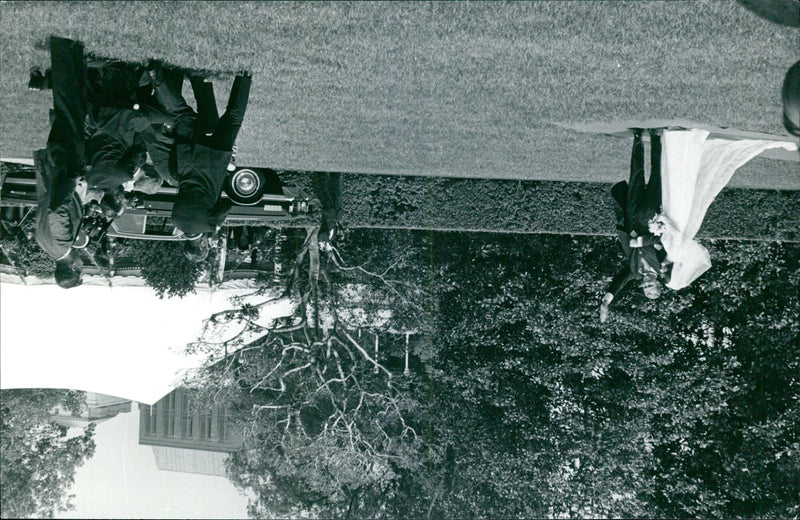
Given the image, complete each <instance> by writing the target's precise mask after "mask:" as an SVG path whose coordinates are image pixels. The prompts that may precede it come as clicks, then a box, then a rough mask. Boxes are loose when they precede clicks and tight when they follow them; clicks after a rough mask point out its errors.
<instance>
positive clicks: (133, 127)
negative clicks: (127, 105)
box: [86, 108, 155, 190]
mask: <svg viewBox="0 0 800 520" xmlns="http://www.w3.org/2000/svg"><path fill="white" fill-rule="evenodd" d="M87 121H88V124H87V134H88V135H89V137H88V140H87V142H86V155H87V157H88V159H89V160H88V162H89V165H90V166H91V169H90V170H89V171H88V172H87V173H86V181H87V182H88V183H89V186H91V187H93V188H101V189H104V190H112V189H114V188H117V187H119V186H121V185H122V184H123V183H125V182H127V181H130V180H132V179H133V174H134V173H135V172H136V169H137V168H138V167H140V166H142V165H143V164H144V161H145V152H146V150H147V146H148V144H149V143H152V142H153V141H154V140H155V133H154V131H153V127H152V126H151V124H150V122H149V121H148V120H147V119H146V118H145V117H144V116H142V115H141V114H140V113H139V112H138V111H136V110H131V109H117V108H95V109H93V110H92V111H91V114H90V117H89V118H87Z"/></svg>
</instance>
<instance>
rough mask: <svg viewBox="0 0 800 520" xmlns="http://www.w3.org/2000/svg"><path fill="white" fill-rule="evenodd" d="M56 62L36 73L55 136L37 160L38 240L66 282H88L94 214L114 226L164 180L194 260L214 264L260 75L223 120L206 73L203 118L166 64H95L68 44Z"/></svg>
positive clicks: (239, 81) (240, 87)
mask: <svg viewBox="0 0 800 520" xmlns="http://www.w3.org/2000/svg"><path fill="white" fill-rule="evenodd" d="M50 56H51V67H50V69H47V70H46V71H45V72H42V71H41V70H40V69H36V68H35V69H33V70H32V73H31V80H30V83H29V87H31V88H34V89H52V91H53V110H51V113H50V119H51V129H50V134H49V136H48V139H47V144H46V147H45V148H44V149H42V150H37V151H36V152H34V167H35V170H36V178H37V195H38V199H39V206H38V210H37V227H36V241H37V242H38V243H39V245H40V247H41V248H42V249H43V250H44V251H45V252H46V253H47V254H48V255H50V256H51V257H52V258H53V259H54V260H56V269H55V279H56V283H58V285H60V286H61V287H64V288H69V287H75V286H77V285H79V284H80V283H81V261H80V255H79V254H78V250H79V249H81V248H83V247H85V246H86V245H87V243H88V236H87V233H86V230H85V229H83V222H84V215H85V213H86V211H88V210H89V209H90V208H94V209H98V208H99V210H100V211H102V212H104V213H105V214H106V215H108V216H109V217H112V218H113V217H114V216H118V215H120V214H121V213H122V211H124V208H125V200H126V199H125V192H126V191H132V190H136V191H142V192H145V193H154V192H155V191H157V190H158V189H159V188H160V186H161V185H162V183H164V182H166V183H168V184H170V185H172V186H175V187H177V188H178V194H177V197H176V199H175V203H174V205H173V210H172V221H173V223H174V225H175V226H176V227H177V228H178V229H180V230H181V231H182V232H183V233H184V235H185V236H186V241H185V246H184V253H185V255H186V257H187V258H188V259H190V260H191V261H194V262H199V261H202V260H203V259H205V258H206V256H207V255H208V247H209V246H208V235H209V234H210V233H213V232H214V231H215V230H216V229H217V226H219V225H220V224H222V222H223V221H224V220H225V217H226V215H227V214H228V212H229V211H230V207H231V203H230V201H229V200H228V199H222V198H220V195H221V193H222V187H223V183H224V179H225V176H226V175H227V170H228V166H229V164H230V163H231V160H232V156H233V150H234V148H235V142H236V137H237V135H238V133H239V129H240V128H241V126H242V122H243V120H244V114H245V110H246V109H247V102H248V99H249V95H250V84H251V81H252V80H251V75H250V74H249V73H247V72H243V73H240V74H237V75H236V77H235V78H234V82H233V88H232V89H231V93H230V97H229V100H228V104H227V107H226V110H225V112H224V113H223V115H222V116H221V117H220V116H219V114H218V111H217V106H216V100H215V98H214V91H213V85H212V84H211V83H210V82H208V81H207V80H206V79H205V78H204V77H203V76H201V75H196V74H193V75H189V80H190V83H191V86H192V90H193V92H194V96H195V98H196V102H197V110H195V109H193V108H191V107H190V106H189V105H188V104H187V103H186V100H185V99H184V98H183V95H182V88H183V81H184V74H183V73H182V72H181V71H177V70H172V69H166V68H164V67H162V66H161V64H160V63H157V62H155V63H151V64H150V65H148V66H147V67H139V66H135V65H132V64H128V63H123V62H119V61H113V60H103V59H93V58H91V57H87V56H85V54H84V47H83V44H81V43H80V42H77V41H74V40H68V39H64V38H58V37H52V38H51V39H50Z"/></svg>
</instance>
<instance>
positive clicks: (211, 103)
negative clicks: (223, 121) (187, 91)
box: [189, 75, 219, 135]
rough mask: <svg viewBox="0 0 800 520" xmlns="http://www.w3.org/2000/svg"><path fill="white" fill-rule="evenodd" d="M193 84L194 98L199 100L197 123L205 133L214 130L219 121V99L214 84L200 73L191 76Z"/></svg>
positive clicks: (190, 79) (190, 80)
mask: <svg viewBox="0 0 800 520" xmlns="http://www.w3.org/2000/svg"><path fill="white" fill-rule="evenodd" d="M189 82H190V83H191V84H192V92H194V99H195V101H197V124H198V128H199V129H200V131H201V132H202V133H203V135H205V134H211V133H213V132H214V128H216V126H217V123H218V122H219V112H218V111H217V100H216V99H215V98H214V85H213V84H212V83H211V82H210V81H206V80H205V78H203V77H202V76H198V75H192V76H189Z"/></svg>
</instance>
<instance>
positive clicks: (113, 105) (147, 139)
mask: <svg viewBox="0 0 800 520" xmlns="http://www.w3.org/2000/svg"><path fill="white" fill-rule="evenodd" d="M32 70H37V71H38V70H39V69H38V67H35V68H34V69H32ZM39 75H41V73H39ZM86 76H87V79H86V89H87V93H86V96H87V99H86V101H87V117H86V122H85V135H86V142H85V148H86V162H87V169H88V171H87V172H86V180H87V182H88V184H89V187H90V188H92V189H100V190H103V191H104V192H106V193H112V192H115V191H116V190H117V189H118V188H119V187H120V186H122V185H123V184H125V183H132V182H133V181H134V180H135V179H134V175H135V174H136V172H137V171H138V170H139V169H140V168H142V167H143V166H144V164H145V162H146V159H147V149H148V147H149V146H151V145H152V143H153V142H154V141H155V140H156V136H155V128H156V126H157V125H156V124H155V123H162V122H168V123H171V122H172V119H170V116H169V114H168V113H167V112H166V111H165V110H164V109H163V108H162V107H158V106H157V102H156V101H155V99H154V98H152V96H148V95H147V94H143V90H144V89H145V88H148V89H149V88H150V87H149V83H146V84H143V82H142V77H143V76H144V77H145V78H147V75H146V74H144V67H142V66H140V65H136V64H132V63H126V62H123V61H119V60H108V59H103V58H93V57H86ZM43 77H44V78H45V80H44V81H40V82H38V83H36V87H37V88H36V89H38V90H44V89H49V88H52V70H51V69H47V71H46V73H45V74H44V75H43ZM148 81H149V80H148ZM31 83H32V84H33V83H34V76H33V74H32V79H31ZM29 86H30V84H29ZM150 90H152V89H150ZM140 103H141V105H140ZM139 108H142V110H139ZM153 120H155V121H153Z"/></svg>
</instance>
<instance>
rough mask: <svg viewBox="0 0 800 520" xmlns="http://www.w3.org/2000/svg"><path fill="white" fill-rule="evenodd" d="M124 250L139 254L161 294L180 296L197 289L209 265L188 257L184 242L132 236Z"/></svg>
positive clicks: (145, 273)
mask: <svg viewBox="0 0 800 520" xmlns="http://www.w3.org/2000/svg"><path fill="white" fill-rule="evenodd" d="M124 251H125V253H126V254H130V255H132V256H133V257H134V258H135V260H136V262H137V263H138V265H139V266H140V267H141V269H142V276H144V279H145V281H146V282H147V284H148V285H150V286H151V287H152V288H153V290H154V291H155V292H156V294H157V295H158V297H159V298H163V297H164V296H168V297H172V296H177V297H179V298H180V297H183V296H186V295H187V294H189V293H194V292H195V284H196V283H197V280H198V279H199V278H200V275H201V274H202V272H203V269H204V266H205V265H206V264H205V263H203V262H200V263H193V262H190V261H189V260H187V259H186V257H185V256H183V242H180V243H175V242H153V241H144V240H129V241H127V242H126V245H125V249H124Z"/></svg>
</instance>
